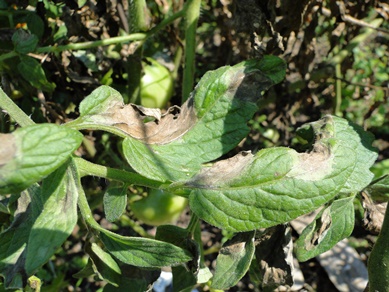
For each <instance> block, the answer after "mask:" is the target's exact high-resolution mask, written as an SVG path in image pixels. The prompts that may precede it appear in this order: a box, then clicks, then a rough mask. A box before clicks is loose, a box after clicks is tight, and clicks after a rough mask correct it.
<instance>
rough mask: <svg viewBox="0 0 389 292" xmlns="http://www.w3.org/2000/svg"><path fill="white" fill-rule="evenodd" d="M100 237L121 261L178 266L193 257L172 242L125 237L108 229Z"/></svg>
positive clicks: (151, 265) (141, 265)
mask: <svg viewBox="0 0 389 292" xmlns="http://www.w3.org/2000/svg"><path fill="white" fill-rule="evenodd" d="M100 238H101V240H102V242H103V243H104V245H105V247H106V248H107V250H108V252H109V253H111V254H112V255H113V256H114V257H115V258H117V259H118V260H120V261H121V262H123V263H125V264H128V265H134V266H137V267H145V268H161V267H165V266H176V265H179V264H182V263H185V262H188V261H190V260H191V259H192V257H191V255H190V253H189V252H187V251H185V250H183V249H182V248H179V247H177V246H175V245H173V244H171V243H167V242H163V241H158V240H154V239H149V238H141V237H124V236H120V235H117V234H114V233H112V232H109V231H106V232H102V233H100Z"/></svg>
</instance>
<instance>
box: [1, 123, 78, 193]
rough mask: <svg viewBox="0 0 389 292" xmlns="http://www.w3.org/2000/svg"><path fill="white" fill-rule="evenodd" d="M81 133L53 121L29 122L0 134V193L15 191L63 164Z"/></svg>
mask: <svg viewBox="0 0 389 292" xmlns="http://www.w3.org/2000/svg"><path fill="white" fill-rule="evenodd" d="M81 141H82V134H81V133H80V132H78V131H75V130H73V129H69V128H66V127H63V126H58V125H54V124H40V125H31V126H28V127H24V128H19V129H17V130H16V131H14V132H13V133H11V134H0V143H1V145H2V147H1V148H0V193H2V194H6V193H12V192H14V193H17V192H20V191H22V190H24V189H26V188H27V187H29V186H30V185H32V184H33V183H35V182H38V181H40V180H41V179H43V178H44V177H46V176H47V175H49V174H50V173H51V172H53V171H54V170H55V169H57V168H58V167H59V166H60V165H62V164H63V163H64V162H65V161H66V160H67V159H68V158H69V156H70V155H71V154H72V152H73V151H74V150H76V149H77V148H78V146H79V145H80V144H81Z"/></svg>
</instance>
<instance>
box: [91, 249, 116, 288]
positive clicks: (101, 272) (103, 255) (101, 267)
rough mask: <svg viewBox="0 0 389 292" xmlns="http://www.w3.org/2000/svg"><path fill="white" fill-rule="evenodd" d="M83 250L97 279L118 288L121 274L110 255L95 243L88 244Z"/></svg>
mask: <svg viewBox="0 0 389 292" xmlns="http://www.w3.org/2000/svg"><path fill="white" fill-rule="evenodd" d="M85 250H86V252H87V253H88V254H89V256H90V258H91V262H92V268H93V270H94V272H95V273H96V274H97V275H98V276H99V278H100V279H101V280H105V281H107V282H108V283H110V284H111V285H113V286H115V287H118V283H119V282H120V278H121V273H122V272H121V270H120V267H119V265H118V264H117V263H116V262H115V260H114V259H113V258H112V257H111V255H110V254H109V253H107V252H105V251H104V250H103V249H102V248H101V247H100V246H98V245H97V244H96V243H88V244H87V245H86V248H85Z"/></svg>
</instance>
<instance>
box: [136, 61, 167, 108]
mask: <svg viewBox="0 0 389 292" xmlns="http://www.w3.org/2000/svg"><path fill="white" fill-rule="evenodd" d="M147 61H148V63H146V62H144V63H143V71H144V75H143V76H142V79H141V81H140V86H141V90H140V98H141V104H142V106H144V107H149V108H163V107H165V106H166V104H167V102H168V101H169V100H170V98H171V97H172V95H173V78H172V76H171V75H170V72H169V70H168V69H167V68H166V67H164V66H162V65H161V64H160V63H158V62H157V61H156V60H154V59H152V58H147Z"/></svg>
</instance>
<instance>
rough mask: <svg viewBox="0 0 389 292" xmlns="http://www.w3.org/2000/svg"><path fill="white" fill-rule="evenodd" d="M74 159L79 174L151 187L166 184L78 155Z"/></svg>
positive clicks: (161, 186)
mask: <svg viewBox="0 0 389 292" xmlns="http://www.w3.org/2000/svg"><path fill="white" fill-rule="evenodd" d="M74 161H75V163H76V165H77V169H78V171H79V172H80V175H81V176H86V175H90V176H98V177H103V178H107V179H112V180H116V181H121V182H124V183H128V184H134V185H139V186H145V187H149V188H153V189H159V188H163V187H164V186H165V185H166V184H165V183H162V182H159V181H155V180H152V179H148V178H146V177H143V176H141V175H139V174H137V173H133V172H128V171H124V170H120V169H115V168H110V167H106V166H103V165H98V164H94V163H92V162H89V161H87V160H85V159H82V158H79V157H75V158H74Z"/></svg>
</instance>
